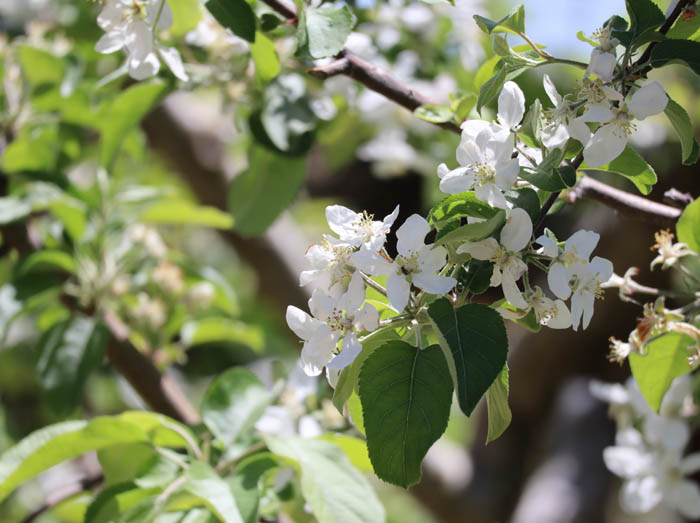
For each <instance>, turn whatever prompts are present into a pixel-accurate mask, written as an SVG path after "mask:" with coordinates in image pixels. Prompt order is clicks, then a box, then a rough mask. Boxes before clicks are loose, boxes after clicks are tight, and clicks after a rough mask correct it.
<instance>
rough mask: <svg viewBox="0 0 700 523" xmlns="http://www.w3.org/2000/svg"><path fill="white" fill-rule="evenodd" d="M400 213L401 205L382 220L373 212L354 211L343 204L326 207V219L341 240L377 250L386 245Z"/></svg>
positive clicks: (355, 245)
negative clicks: (388, 235) (377, 219)
mask: <svg viewBox="0 0 700 523" xmlns="http://www.w3.org/2000/svg"><path fill="white" fill-rule="evenodd" d="M398 215H399V206H398V205H397V206H396V208H395V209H394V211H393V212H392V213H391V214H389V215H388V216H385V217H384V220H382V221H374V220H373V218H374V216H373V215H371V214H367V212H364V213H358V212H354V211H352V210H350V209H348V208H347V207H343V206H342V205H329V206H328V207H326V220H328V226H329V227H330V228H331V230H332V231H333V232H334V233H336V234H337V235H338V237H339V238H340V240H341V241H344V242H347V243H349V244H350V245H352V246H354V247H365V248H367V249H370V250H372V251H377V250H379V249H381V248H382V247H383V246H384V242H385V241H386V235H387V233H388V232H389V231H390V230H391V226H392V225H393V224H394V221H396V217H397V216H398Z"/></svg>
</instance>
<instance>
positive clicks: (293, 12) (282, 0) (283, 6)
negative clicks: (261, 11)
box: [263, 0, 297, 21]
mask: <svg viewBox="0 0 700 523" xmlns="http://www.w3.org/2000/svg"><path fill="white" fill-rule="evenodd" d="M263 2H265V3H266V4H267V5H269V6H270V7H271V8H272V9H274V10H275V11H277V12H278V13H279V14H281V15H282V16H284V17H285V18H287V19H288V20H290V21H294V20H296V19H297V8H296V6H295V5H294V4H293V3H290V2H287V1H286V0H263Z"/></svg>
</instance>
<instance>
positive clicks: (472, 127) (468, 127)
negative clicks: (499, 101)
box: [462, 120, 491, 142]
mask: <svg viewBox="0 0 700 523" xmlns="http://www.w3.org/2000/svg"><path fill="white" fill-rule="evenodd" d="M490 126H491V123H490V122H487V121H486V120H467V121H466V122H464V123H463V124H462V141H463V142H464V141H469V140H471V141H474V140H476V137H477V136H478V135H479V133H480V132H481V131H483V130H484V129H487V128H489V127H490Z"/></svg>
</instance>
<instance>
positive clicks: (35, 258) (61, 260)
mask: <svg viewBox="0 0 700 523" xmlns="http://www.w3.org/2000/svg"><path fill="white" fill-rule="evenodd" d="M57 269H58V270H59V271H64V272H67V273H69V274H75V271H76V266H75V260H74V259H73V256H71V255H70V254H68V253H67V252H63V251H59V250H58V249H44V250H41V251H36V252H33V253H31V254H30V255H29V256H27V258H26V259H25V260H24V263H22V267H21V269H20V271H21V273H22V274H27V273H30V272H41V271H47V270H48V271H55V270H57Z"/></svg>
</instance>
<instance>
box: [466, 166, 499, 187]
mask: <svg viewBox="0 0 700 523" xmlns="http://www.w3.org/2000/svg"><path fill="white" fill-rule="evenodd" d="M469 169H470V170H471V171H472V172H473V173H474V175H475V176H476V179H477V182H478V183H479V185H484V184H486V183H491V182H492V181H493V179H494V178H495V177H496V169H494V168H493V165H492V164H491V163H490V162H486V161H484V162H478V163H473V164H471V165H470V166H469Z"/></svg>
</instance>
